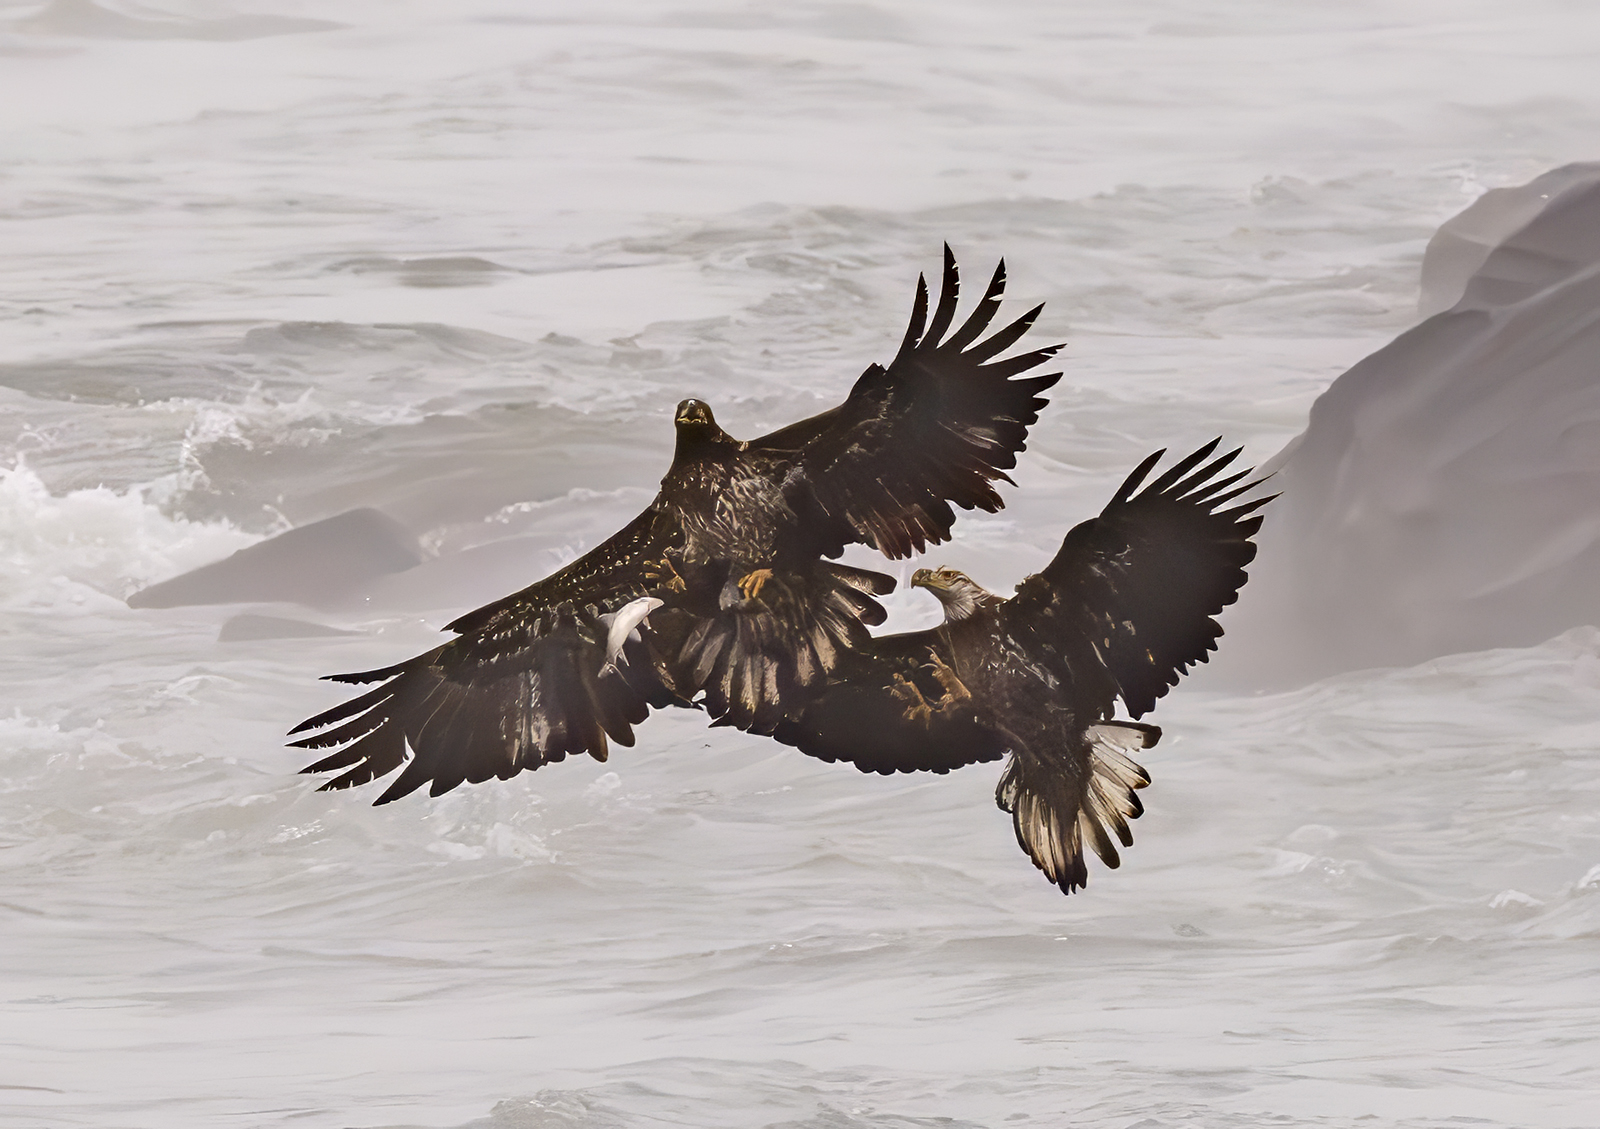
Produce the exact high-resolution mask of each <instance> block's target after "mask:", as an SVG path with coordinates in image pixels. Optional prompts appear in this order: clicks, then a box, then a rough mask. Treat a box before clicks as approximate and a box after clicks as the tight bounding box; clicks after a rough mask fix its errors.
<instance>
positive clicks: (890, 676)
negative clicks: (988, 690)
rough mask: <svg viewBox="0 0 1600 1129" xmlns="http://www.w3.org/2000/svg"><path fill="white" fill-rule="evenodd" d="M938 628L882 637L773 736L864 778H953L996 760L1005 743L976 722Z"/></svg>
mask: <svg viewBox="0 0 1600 1129" xmlns="http://www.w3.org/2000/svg"><path fill="white" fill-rule="evenodd" d="M945 648H946V643H945V639H944V637H943V636H942V635H941V633H940V632H939V631H937V630H933V631H913V632H908V633H906V634H903V635H885V636H881V637H879V638H877V639H874V640H872V641H871V642H870V643H868V644H867V645H865V646H864V647H862V648H861V649H859V650H857V651H853V652H851V653H850V654H848V655H846V656H844V658H843V660H842V661H841V662H840V665H839V668H838V670H837V671H835V673H834V676H833V678H832V679H831V680H830V681H829V682H828V684H827V685H826V686H824V687H822V688H821V689H820V690H818V691H816V692H815V693H814V694H812V695H811V696H810V697H809V698H808V699H807V700H806V701H805V703H804V705H803V706H798V707H797V708H794V709H792V710H791V711H790V712H789V713H788V714H787V715H786V716H785V717H784V718H783V720H781V721H780V722H779V723H778V724H777V725H776V726H775V727H774V728H773V729H772V730H771V735H772V736H773V738H775V739H776V740H778V741H781V742H782V743H783V744H785V745H793V746H794V747H795V748H797V749H799V750H800V751H801V752H802V753H805V754H806V755H807V756H813V757H816V758H818V759H819V760H825V761H849V762H850V763H851V764H854V765H855V766H856V767H857V768H859V769H860V770H861V771H862V772H881V773H883V774H884V775H886V776H887V775H888V774H890V773H894V772H939V773H944V772H949V771H950V770H951V769H953V768H961V767H962V766H964V765H969V764H976V763H977V762H979V761H992V760H999V759H1000V758H1001V757H1003V756H1004V755H1005V753H1006V749H1007V748H1008V747H1009V745H1008V741H1007V738H1006V737H1005V736H1004V735H1002V734H1001V733H999V732H998V731H997V730H995V729H994V728H993V727H991V726H988V725H986V724H984V723H983V722H982V721H980V720H979V717H978V712H977V710H976V709H975V708H974V703H973V699H972V693H971V691H970V690H969V689H968V688H967V687H966V686H965V685H964V684H963V683H962V682H961V680H960V678H959V677H957V675H956V673H955V670H954V669H953V668H952V667H951V665H950V655H949V654H948V653H947V651H946V649H945Z"/></svg>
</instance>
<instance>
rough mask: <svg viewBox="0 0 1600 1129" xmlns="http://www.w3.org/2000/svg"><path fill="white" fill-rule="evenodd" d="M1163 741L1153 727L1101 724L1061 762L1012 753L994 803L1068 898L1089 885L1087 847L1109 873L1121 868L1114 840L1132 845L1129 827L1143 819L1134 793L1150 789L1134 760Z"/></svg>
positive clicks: (1019, 840) (1037, 863)
mask: <svg viewBox="0 0 1600 1129" xmlns="http://www.w3.org/2000/svg"><path fill="white" fill-rule="evenodd" d="M1160 737H1161V730H1160V729H1158V728H1156V727H1155V726H1154V725H1144V724H1141V723H1139V722H1132V721H1108V722H1101V723H1100V724H1098V725H1091V726H1090V727H1089V728H1088V729H1086V730H1084V731H1083V733H1082V736H1081V738H1080V739H1081V740H1082V741H1083V742H1084V746H1085V747H1084V748H1083V749H1067V750H1064V753H1065V757H1064V758H1063V760H1062V761H1060V762H1054V763H1051V762H1046V761H1043V760H1039V759H1036V758H1033V757H1019V756H1017V755H1015V754H1013V755H1012V757H1011V759H1010V760H1008V761H1007V762H1006V767H1005V771H1004V772H1003V773H1001V776H1000V783H999V785H998V787H996V789H995V803H997V804H999V805H1000V808H1001V809H1002V810H1003V811H1008V812H1010V813H1011V816H1012V826H1013V827H1014V828H1015V830H1016V833H1017V843H1018V845H1019V846H1021V847H1022V849H1023V851H1024V852H1025V853H1026V854H1027V856H1028V857H1029V858H1031V859H1032V860H1033V863H1034V865H1035V866H1037V867H1038V868H1039V869H1040V870H1042V871H1044V874H1045V877H1046V878H1048V879H1049V880H1050V881H1051V882H1053V883H1055V884H1056V885H1057V886H1059V887H1061V889H1062V891H1063V892H1064V893H1068V894H1070V893H1072V892H1073V891H1074V890H1078V889H1081V888H1082V887H1084V886H1086V885H1088V882H1089V868H1088V865H1087V864H1086V863H1085V861H1084V857H1083V847H1084V844H1085V843H1088V845H1089V847H1090V848H1091V849H1092V850H1093V851H1094V853H1095V854H1097V855H1099V856H1100V861H1101V862H1103V863H1105V864H1106V865H1107V866H1108V867H1111V868H1112V869H1116V868H1117V867H1118V866H1120V865H1121V864H1122V860H1121V858H1120V857H1119V856H1118V854H1117V848H1116V846H1115V844H1113V843H1112V836H1115V837H1116V839H1117V841H1118V842H1120V843H1121V844H1122V845H1123V846H1124V847H1131V846H1133V832H1132V830H1131V829H1130V828H1129V827H1128V823H1129V821H1131V820H1134V819H1138V818H1139V816H1140V815H1142V814H1143V813H1144V805H1143V804H1141V803H1140V802H1139V797H1138V796H1137V795H1136V794H1135V793H1136V792H1137V790H1138V789H1140V788H1143V787H1144V786H1145V785H1147V784H1149V783H1150V776H1149V774H1148V773H1146V772H1145V770H1144V769H1143V768H1141V767H1140V766H1139V765H1138V764H1137V763H1136V762H1135V761H1134V760H1133V759H1132V757H1131V756H1130V755H1129V754H1131V753H1134V752H1137V751H1138V750H1140V749H1148V748H1150V747H1151V746H1152V745H1154V744H1155V743H1156V742H1157V741H1158V740H1159V739H1160ZM1085 762H1086V763H1085ZM1085 769H1087V771H1085Z"/></svg>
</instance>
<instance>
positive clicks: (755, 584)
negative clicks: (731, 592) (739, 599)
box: [739, 568, 772, 600]
mask: <svg viewBox="0 0 1600 1129" xmlns="http://www.w3.org/2000/svg"><path fill="white" fill-rule="evenodd" d="M771 579H772V570H771V569H770V568H758V569H756V570H754V571H753V572H747V573H745V574H744V575H743V576H741V577H740V578H739V591H741V592H743V593H744V598H745V599H747V600H753V599H755V598H756V597H757V596H759V595H761V589H762V588H763V587H764V586H765V585H766V583H767V581H769V580H771Z"/></svg>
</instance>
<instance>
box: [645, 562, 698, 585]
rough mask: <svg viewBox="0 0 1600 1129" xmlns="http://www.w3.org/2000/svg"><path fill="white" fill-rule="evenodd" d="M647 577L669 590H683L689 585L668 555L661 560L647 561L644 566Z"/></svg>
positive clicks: (653, 582)
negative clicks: (673, 565)
mask: <svg viewBox="0 0 1600 1129" xmlns="http://www.w3.org/2000/svg"><path fill="white" fill-rule="evenodd" d="M644 575H645V579H647V580H649V581H650V582H651V583H652V584H654V585H655V586H656V587H657V588H659V589H664V590H665V591H668V592H682V591H684V590H686V589H687V588H688V587H689V586H688V585H687V584H685V583H684V582H683V577H681V576H679V575H678V570H677V569H675V568H673V567H672V562H671V561H669V560H668V559H667V558H666V557H662V558H661V559H660V560H659V561H647V562H646V563H645V566H644Z"/></svg>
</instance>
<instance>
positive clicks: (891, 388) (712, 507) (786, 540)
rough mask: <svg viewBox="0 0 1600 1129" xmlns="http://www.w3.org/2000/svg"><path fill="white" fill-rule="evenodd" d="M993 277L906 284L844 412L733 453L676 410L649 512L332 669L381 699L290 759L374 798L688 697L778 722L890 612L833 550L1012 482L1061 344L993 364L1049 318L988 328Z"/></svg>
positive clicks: (332, 720)
mask: <svg viewBox="0 0 1600 1129" xmlns="http://www.w3.org/2000/svg"><path fill="white" fill-rule="evenodd" d="M1005 280H1006V272H1005V263H1004V261H1002V262H1001V263H1000V264H999V266H998V267H997V269H996V270H995V272H994V276H993V278H992V279H991V281H990V283H989V286H988V289H987V290H986V291H985V292H984V294H983V296H982V298H981V299H979V301H978V304H977V306H976V308H975V309H973V310H972V311H971V312H970V314H969V315H968V316H967V317H966V319H965V320H964V321H962V322H961V323H960V324H959V325H958V324H956V317H955V315H956V310H957V305H958V298H959V291H960V276H959V272H958V270H957V267H956V261H955V257H954V255H953V254H952V253H951V251H950V248H949V246H948V245H946V246H945V249H944V275H943V280H942V285H941V287H940V294H939V301H938V304H937V306H935V307H934V308H933V311H932V318H931V319H930V318H929V294H928V285H927V281H926V279H925V278H923V277H920V276H919V278H918V279H917V289H916V297H915V300H914V302H913V304H912V311H911V319H910V323H909V325H908V327H907V329H906V333H905V337H904V339H903V340H902V342H901V345H900V348H899V350H898V352H897V353H896V354H895V357H894V359H893V360H892V361H891V362H890V363H889V365H888V366H887V367H885V366H882V365H877V364H873V365H870V366H869V367H868V368H867V369H866V371H865V372H863V373H862V374H861V376H860V377H859V378H858V379H857V380H856V382H855V384H854V386H853V387H852V388H851V390H850V393H849V395H848V396H847V397H846V398H845V400H844V402H843V403H841V404H839V405H837V406H836V407H834V408H832V409H830V410H828V411H825V412H823V413H821V414H820V415H816V416H813V417H811V418H809V419H805V420H802V421H800V422H798V423H795V424H791V425H790V426H788V427H784V428H782V429H780V430H778V431H774V432H772V433H771V434H768V435H764V436H762V437H760V438H758V439H751V440H744V441H741V440H738V439H735V438H734V437H733V436H731V435H729V434H728V433H727V432H726V431H724V430H723V429H722V428H721V427H719V426H718V425H717V421H716V417H715V416H714V415H713V413H712V410H711V407H710V406H709V405H708V404H706V403H705V402H704V401H702V400H699V399H687V400H684V401H683V402H682V403H680V404H679V405H678V407H677V412H676V414H675V417H674V421H673V422H674V426H675V428H676V447H675V450H674V452H673V458H672V465H671V466H670V467H669V468H668V470H667V473H666V476H665V477H664V478H662V480H661V489H660V492H659V493H657V495H656V496H655V498H654V500H653V501H651V503H650V504H649V506H648V507H646V509H645V511H644V512H643V513H641V514H640V515H639V516H638V517H636V518H635V519H634V520H633V521H631V522H629V523H628V524H627V525H626V526H624V527H623V528H622V529H621V530H620V531H618V532H617V533H616V534H614V535H613V536H612V537H610V538H609V539H607V540H606V541H604V542H602V543H601V544H600V545H598V546H596V547H595V548H594V549H592V550H591V551H589V552H588V553H586V554H584V555H583V556H581V557H579V558H578V559H577V560H576V561H574V562H572V563H571V564H569V565H567V566H566V567H565V568H562V569H561V570H559V571H557V572H555V573H552V574H551V575H549V576H547V577H545V578H544V579H542V580H539V581H537V582H536V583H534V584H532V585H530V586H528V587H527V588H524V589H523V590H521V591H520V592H516V593H514V594H512V595H510V596H507V597H505V598H504V599H502V600H499V601H496V602H495V603H492V604H488V605H486V606H484V607H481V608H478V609H477V610H475V611H471V612H468V613H467V614H465V615H463V616H461V617H460V618H458V619H456V620H455V621H454V622H452V623H450V624H449V625H448V626H447V628H446V630H448V631H452V632H455V633H456V635H457V638H455V639H453V640H451V641H449V642H447V643H445V644H443V645H441V646H439V647H436V648H434V649H433V650H431V651H428V652H426V653H424V654H421V655H417V656H416V657H414V658H411V659H408V660H406V661H405V662H402V663H399V664H397V665H394V666H388V667H384V668H382V669H379V670H370V671H363V672H358V673H354V674H340V675H331V676H329V677H330V678H332V679H333V680H334V681H337V682H348V683H358V684H360V683H372V682H377V683H380V685H378V686H377V687H376V688H374V689H372V690H369V691H367V692H365V693H363V694H360V695H358V696H356V697H354V698H352V699H350V700H348V701H346V702H344V703H343V704H341V705H338V706H335V707H334V708H332V709H330V710H327V711H325V712H323V713H319V714H317V715H316V716H314V717H311V718H309V719H307V720H306V721H304V722H302V723H301V724H300V725H298V726H296V727H295V728H294V729H293V730H292V731H291V735H293V734H296V733H302V732H306V731H315V732H312V733H311V735H310V736H307V737H304V738H301V739H299V740H296V741H293V742H291V744H292V745H293V746H294V747H300V748H309V749H329V748H331V749H333V750H334V751H333V752H331V753H330V754H328V755H327V756H325V757H324V758H323V759H321V760H319V761H317V762H316V763H314V764H312V765H310V766H308V767H307V768H306V769H304V770H303V771H305V772H309V773H321V772H339V773H340V775H338V776H336V777H334V778H333V779H331V780H329V781H327V782H326V783H325V784H324V785H323V788H325V789H328V788H348V787H352V786H355V785H359V784H365V783H367V782H368V781H371V780H373V779H375V778H377V777H379V776H383V775H386V774H388V773H390V772H393V771H394V770H396V769H399V768H401V766H402V765H404V771H403V772H401V773H400V775H399V776H398V777H396V778H395V780H394V781H393V782H392V783H391V784H390V785H389V787H388V788H387V790H385V791H384V792H383V793H382V795H380V796H379V797H378V799H377V800H376V802H377V803H380V804H382V803H387V802H389V801H392V800H395V799H398V798H400V797H401V796H404V795H407V794H408V793H410V792H413V791H415V790H416V789H418V788H420V787H422V786H423V785H424V784H427V785H428V786H429V794H430V795H434V796H438V795H441V794H443V793H445V792H447V791H449V790H450V789H452V788H455V787H456V786H457V785H459V784H461V783H462V782H463V781H469V782H473V783H477V782H481V781H485V780H488V779H490V778H492V777H498V778H500V779H509V778H510V777H512V776H514V775H516V774H517V773H518V772H521V771H524V770H528V769H536V768H538V767H540V766H541V765H545V764H549V763H552V762H556V761H561V760H563V759H565V758H566V757H567V756H568V755H569V754H579V753H588V754H589V755H590V756H592V757H594V758H595V759H596V760H600V761H604V760H605V759H606V757H607V755H608V749H609V742H611V741H614V742H616V743H617V744H619V745H623V746H630V745H632V744H633V743H634V734H633V726H635V725H637V724H639V723H640V722H642V721H643V720H644V719H645V718H646V717H647V716H648V714H649V711H650V709H652V708H660V707H663V706H666V705H674V704H675V705H686V704H689V703H690V701H691V699H696V698H697V697H698V699H699V700H701V701H703V702H704V703H705V704H706V705H707V708H709V709H711V710H712V711H713V712H714V714H715V716H717V717H720V718H725V719H727V721H728V723H729V724H735V725H739V726H742V727H744V728H750V729H758V730H759V729H766V728H770V727H772V726H773V725H775V724H776V723H777V722H778V721H779V720H780V718H781V717H782V711H783V704H784V703H785V702H794V701H798V700H799V699H800V695H801V694H802V692H803V691H804V690H805V689H806V688H807V687H810V686H813V685H816V684H818V683H819V682H820V680H821V679H823V678H825V677H826V675H827V673H828V672H829V671H830V670H832V669H833V667H834V666H835V665H836V664H837V662H838V661H839V658H840V656H841V655H843V654H847V653H848V652H849V651H850V649H851V648H853V647H858V646H861V645H864V644H865V643H867V642H868V641H869V640H870V638H871V636H870V633H869V632H868V630H867V628H868V627H869V626H874V625H877V624H879V623H882V622H883V620H884V618H885V613H884V610H883V607H882V605H881V604H879V603H878V602H877V600H876V599H875V598H874V597H876V596H880V595H883V594H884V593H886V592H888V591H890V590H891V589H892V588H893V586H894V581H893V579H892V578H890V577H888V576H885V575H883V574H882V573H877V572H872V571H869V570H865V569H859V568H852V567H850V566H846V565H843V564H840V563H838V562H837V561H836V560H835V559H834V558H837V557H838V556H839V555H840V554H841V552H842V551H843V549H844V547H845V546H846V545H849V544H854V543H860V544H865V545H868V546H871V547H873V548H875V549H877V550H879V551H880V552H882V553H883V554H884V555H885V556H887V557H889V558H891V559H897V558H902V557H907V556H910V555H911V554H912V553H915V552H919V551H921V550H923V549H925V548H926V547H927V546H928V545H929V544H937V543H939V542H942V541H944V540H946V539H947V538H948V537H949V535H950V529H951V526H952V525H953V523H954V521H955V512H954V509H953V508H952V507H960V508H963V509H973V508H977V509H982V510H986V511H988V512H991V513H992V512H994V511H996V510H999V509H1000V508H1001V506H1002V505H1003V503H1002V500H1001V498H1000V495H999V493H998V492H997V490H996V489H995V483H996V482H1001V481H1003V482H1010V481H1011V479H1010V478H1009V476H1008V475H1007V474H1006V471H1007V470H1009V469H1011V468H1012V467H1014V466H1015V465H1016V458H1017V453H1018V452H1020V451H1022V450H1023V449H1024V447H1025V446H1026V440H1027V434H1028V428H1029V427H1030V426H1032V424H1033V423H1034V422H1035V421H1036V420H1037V419H1038V413H1039V410H1040V409H1041V408H1043V407H1044V406H1045V403H1046V401H1045V400H1044V399H1043V398H1042V397H1041V396H1040V393H1042V392H1043V391H1044V390H1046V389H1048V388H1049V387H1051V386H1052V385H1053V384H1055V383H1056V381H1057V380H1059V379H1060V377H1061V374H1060V373H1049V374H1044V375H1031V376H1023V375H1022V374H1024V373H1026V372H1028V371H1029V370H1031V369H1034V368H1037V367H1038V366H1039V365H1041V364H1042V363H1043V362H1044V361H1045V360H1046V359H1048V358H1049V357H1051V356H1053V355H1054V354H1055V352H1056V351H1057V350H1058V349H1059V348H1060V346H1059V345H1054V346H1048V347H1045V348H1041V349H1035V350H1032V351H1029V352H1026V353H1022V354H1020V355H1017V356H1012V357H1008V358H1001V357H1000V354H1001V353H1003V352H1005V351H1006V350H1008V349H1010V348H1011V346H1013V345H1014V344H1016V342H1017V341H1018V340H1019V339H1020V338H1021V337H1022V336H1023V334H1024V333H1026V332H1027V331H1028V329H1029V328H1030V327H1031V326H1032V325H1033V323H1034V321H1035V320H1036V319H1037V318H1038V316H1039V312H1040V310H1042V309H1043V306H1042V305H1040V306H1035V307H1034V308H1032V309H1031V310H1029V311H1027V312H1026V313H1024V314H1023V315H1022V316H1021V317H1019V318H1017V319H1016V320H1015V321H1012V322H1011V323H1010V324H1008V325H1005V326H1004V327H1003V328H1000V329H998V330H996V331H994V332H993V333H988V330H989V326H990V323H991V322H992V321H993V319H994V316H995V313H996V312H997V310H998V309H999V306H1000V301H1001V297H1002V295H1003V294H1004V291H1005ZM952 326H954V328H952ZM986 334H987V336H986ZM652 615H654V616H657V617H659V618H660V619H661V620H663V621H665V622H666V624H667V625H668V626H669V629H670V634H671V636H672V637H673V638H674V639H676V640H677V641H678V646H677V647H676V648H675V649H674V650H673V651H672V652H671V653H666V654H663V653H661V651H660V648H659V647H656V646H653V645H652V646H646V645H645V643H644V640H643V636H642V632H641V630H640V628H641V627H642V626H645V625H646V619H647V617H650V616H652ZM655 625H656V624H655V621H654V620H650V621H649V623H648V626H649V627H652V628H653V627H655ZM653 642H654V641H653V640H652V643H653Z"/></svg>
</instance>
